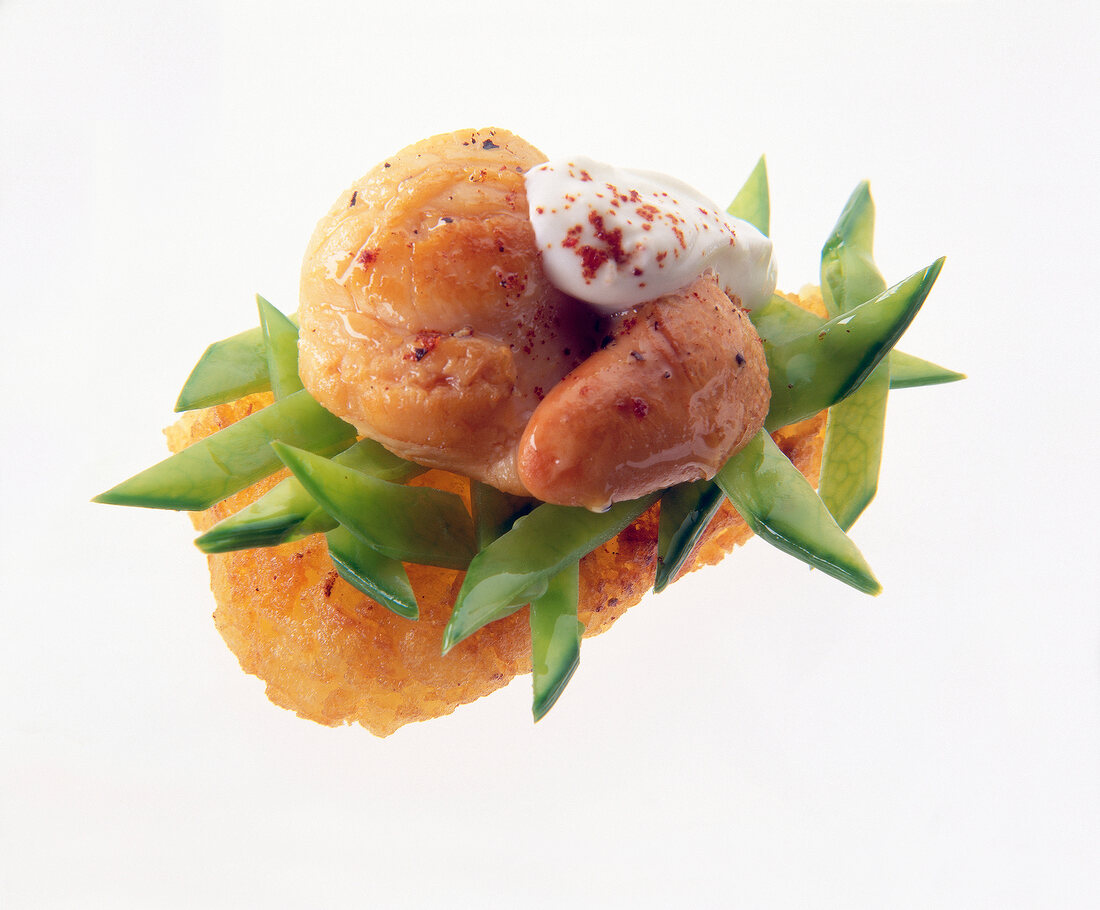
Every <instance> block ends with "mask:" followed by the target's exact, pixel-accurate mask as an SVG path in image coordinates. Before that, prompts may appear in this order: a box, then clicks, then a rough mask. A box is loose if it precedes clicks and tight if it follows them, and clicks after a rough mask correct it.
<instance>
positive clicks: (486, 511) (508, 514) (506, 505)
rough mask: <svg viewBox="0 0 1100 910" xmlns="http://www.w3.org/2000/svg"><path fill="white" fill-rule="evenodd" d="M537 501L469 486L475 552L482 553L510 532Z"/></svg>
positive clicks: (475, 483) (486, 486) (481, 485)
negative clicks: (517, 520)
mask: <svg viewBox="0 0 1100 910" xmlns="http://www.w3.org/2000/svg"><path fill="white" fill-rule="evenodd" d="M536 505H538V500H536V499H529V498H528V497H525V496H513V495H512V494H511V493H504V492H502V491H501V490H498V489H497V488H496V487H491V486H489V484H487V483H480V482H478V481H476V480H475V481H471V482H470V511H471V512H473V516H474V531H475V533H476V534H477V548H478V549H479V550H483V549H485V547H487V546H488V545H489V544H491V543H492V542H493V541H494V540H496V539H497V538H498V537H500V535H501V534H504V533H506V532H507V531H509V530H511V528H512V525H513V524H514V523H515V520H516V519H517V518H519V516H520V515H526V514H527V513H528V512H530V511H531V509H533V508H534V507H535V506H536Z"/></svg>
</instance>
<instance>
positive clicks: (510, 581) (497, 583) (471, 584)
mask: <svg viewBox="0 0 1100 910" xmlns="http://www.w3.org/2000/svg"><path fill="white" fill-rule="evenodd" d="M656 499H657V494H656V493H654V494H652V495H650V496H644V497H642V498H641V499H633V500H629V501H627V502H619V503H616V504H615V505H613V506H612V507H611V508H610V509H608V510H607V511H606V512H589V511H588V510H587V509H580V508H572V507H569V506H555V505H550V504H549V503H543V504H542V505H541V506H539V507H538V508H537V509H535V510H534V511H533V512H531V513H529V514H528V515H524V516H523V517H522V518H520V519H518V520H517V521H516V523H515V524H514V525H513V526H512V530H510V531H509V532H508V533H507V534H504V535H502V536H501V537H499V538H497V539H496V540H494V541H493V542H492V543H491V544H489V546H487V547H485V549H483V550H482V551H481V552H480V553H478V554H477V556H475V557H474V559H473V561H472V562H471V563H470V567H469V569H467V570H466V579H465V580H464V581H463V583H462V588H461V590H459V592H458V599H457V601H456V602H455V607H454V611H453V612H452V613H451V620H450V622H448V623H447V628H446V630H445V631H444V633H443V653H444V654H446V653H447V652H448V651H449V650H450V649H451V648H453V647H454V646H455V645H457V644H458V643H459V642H460V641H462V640H463V639H464V638H466V637H468V636H470V635H473V634H474V632H476V631H477V630H478V629H480V628H481V627H482V626H485V625H488V624H489V623H491V622H493V621H494V620H497V619H502V618H503V617H505V616H508V615H509V614H511V613H514V612H515V611H516V610H518V609H519V608H520V607H522V606H524V605H525V604H527V603H529V602H530V600H531V597H532V596H539V595H541V594H542V593H543V591H545V590H546V588H545V585H546V583H547V581H548V580H549V579H550V578H551V576H553V575H555V574H557V573H558V572H560V571H561V570H562V569H563V568H565V567H566V566H567V565H569V564H570V563H572V562H576V561H577V560H579V559H580V558H581V557H582V556H585V555H587V554H588V553H591V552H592V551H593V550H594V549H596V547H598V546H600V545H601V544H603V543H606V542H607V541H609V540H610V539H611V538H612V537H614V536H615V535H616V534H618V533H619V532H620V531H622V530H623V529H624V528H625V527H626V526H627V525H629V524H630V523H631V522H632V521H634V519H635V518H637V517H638V516H639V515H641V514H642V513H643V512H644V511H645V510H646V509H648V508H649V507H650V506H651V505H652V504H653V503H654V502H655V501H656ZM532 592H537V594H532Z"/></svg>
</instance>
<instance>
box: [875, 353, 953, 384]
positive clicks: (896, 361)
mask: <svg viewBox="0 0 1100 910" xmlns="http://www.w3.org/2000/svg"><path fill="white" fill-rule="evenodd" d="M960 379H966V374H965V373H956V372H955V371H954V370H949V369H947V368H946V367H941V366H938V365H936V364H934V363H931V362H929V361H927V360H921V358H919V357H914V356H913V355H912V354H905V353H903V352H901V351H891V352H890V388H891V389H913V388H916V387H917V386H926V385H940V384H941V383H945V382H958V381H959V380H960Z"/></svg>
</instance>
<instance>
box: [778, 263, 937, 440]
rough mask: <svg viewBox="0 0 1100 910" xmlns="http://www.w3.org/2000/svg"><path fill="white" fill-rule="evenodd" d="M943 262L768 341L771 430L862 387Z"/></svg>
mask: <svg viewBox="0 0 1100 910" xmlns="http://www.w3.org/2000/svg"><path fill="white" fill-rule="evenodd" d="M942 267H943V259H937V260H936V261H935V262H934V263H932V265H930V266H929V267H928V268H926V269H922V270H921V271H919V272H917V273H915V274H913V275H911V276H910V277H908V278H906V279H905V280H904V281H902V282H900V283H899V284H896V285H894V287H892V288H890V289H889V290H887V291H885V292H883V293H882V294H880V295H879V296H878V297H876V298H874V299H873V300H868V301H867V302H866V303H864V304H861V305H860V306H858V307H855V308H854V309H853V310H851V311H850V312H848V313H843V314H841V315H840V316H836V317H834V318H833V319H830V320H829V321H828V322H826V323H825V324H824V325H823V326H822V327H821V328H820V329H819V330H817V331H813V332H808V333H807V334H805V335H799V336H797V337H796V338H792V339H791V340H790V341H785V342H783V343H781V344H777V345H773V344H771V343H770V342H768V341H765V342H764V352H765V354H766V356H767V358H768V370H769V376H768V380H769V382H770V383H771V387H772V401H771V409H770V410H769V411H768V419H767V423H766V424H765V426H766V427H767V428H768V430H776V429H778V428H779V427H783V426H786V425H787V424H791V423H796V422H797V421H799V420H805V419H806V418H807V417H812V416H813V415H814V414H816V413H818V412H819V411H821V410H823V409H824V408H827V407H831V406H832V405H834V404H836V403H837V402H838V401H841V400H842V399H844V398H845V397H847V396H848V395H850V394H851V393H852V392H854V391H855V390H856V389H857V388H859V385H860V384H861V383H862V382H863V380H865V379H866V378H867V377H868V376H869V375H870V374H871V371H872V370H874V368H875V367H876V366H878V363H879V361H880V360H882V358H883V357H885V356H886V354H888V353H889V351H890V349H891V348H892V347H893V346H894V344H895V343H896V342H897V340H898V338H900V337H901V335H902V333H903V332H904V331H905V330H906V329H907V328H908V327H909V323H910V322H912V321H913V317H914V316H916V315H917V311H918V310H919V309H920V307H921V304H923V303H924V299H925V297H927V296H928V292H929V291H930V290H931V289H932V285H933V284H934V283H935V281H936V276H937V275H939V273H940V269H941V268H942Z"/></svg>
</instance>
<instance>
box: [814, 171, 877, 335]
mask: <svg viewBox="0 0 1100 910" xmlns="http://www.w3.org/2000/svg"><path fill="white" fill-rule="evenodd" d="M874 231H875V204H874V201H873V200H872V199H871V186H870V184H869V183H867V181H866V180H864V181H863V182H862V183H861V184H860V185H859V186H857V187H856V188H855V190H854V191H853V192H852V195H851V196H850V197H848V202H847V203H846V204H845V206H844V210H843V211H842V212H841V213H840V218H839V219H837V223H836V227H834V228H833V232H832V234H830V235H829V239H828V240H826V241H825V246H824V247H823V248H822V250H821V299H822V300H823V301H824V302H825V310H826V312H827V313H828V314H829V315H830V316H838V315H840V314H841V313H844V312H847V311H848V310H850V309H851V308H852V307H854V306H857V305H858V304H861V303H865V302H866V301H868V300H871V299H872V298H874V297H877V296H878V295H879V294H881V293H882V292H883V291H884V290H885V289H886V282H885V281H884V280H883V277H882V273H881V272H879V270H878V267H877V266H876V265H875V260H874V256H873V242H874Z"/></svg>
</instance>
